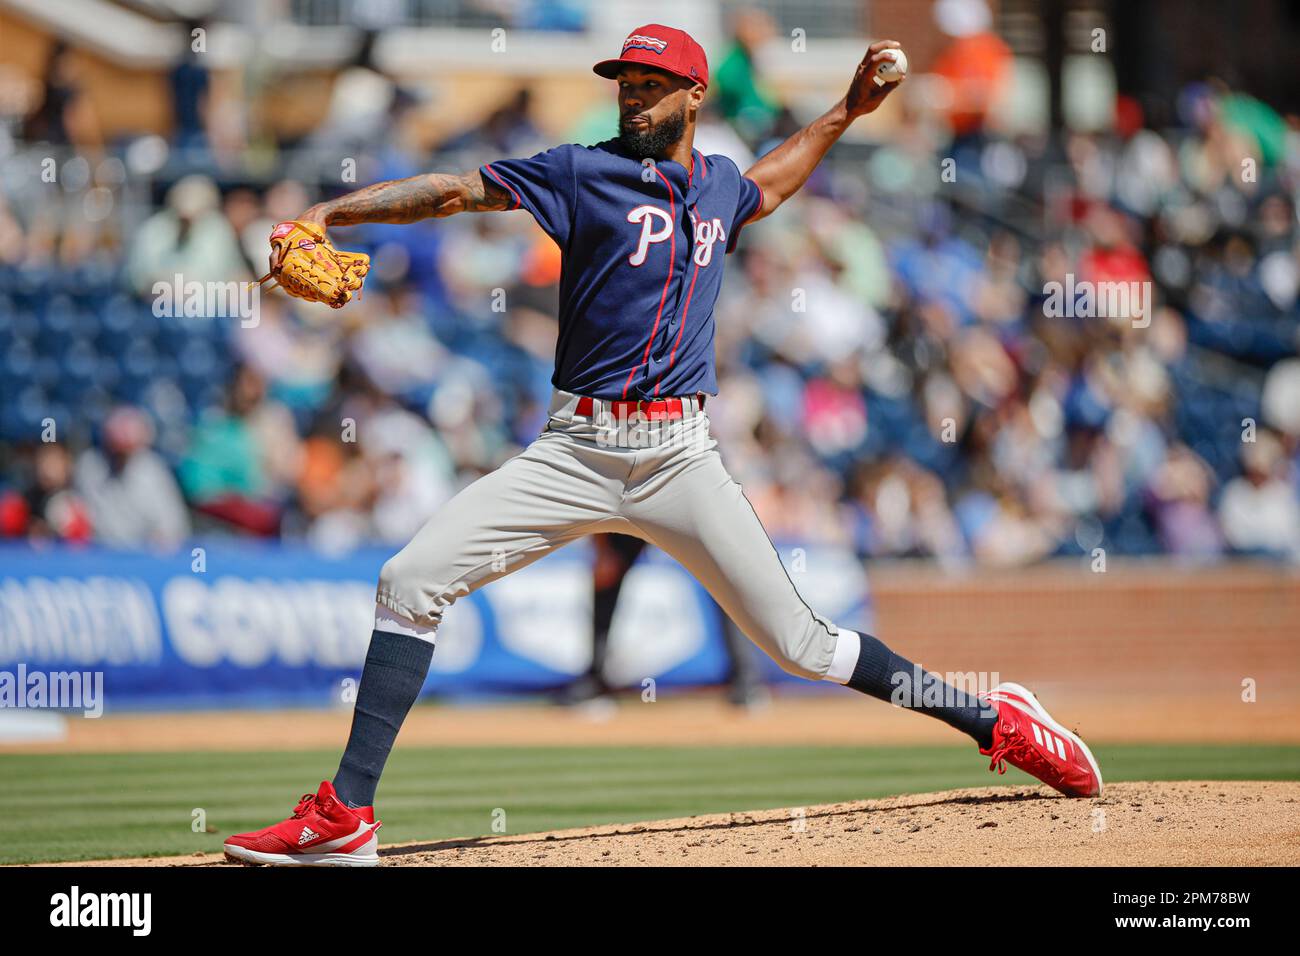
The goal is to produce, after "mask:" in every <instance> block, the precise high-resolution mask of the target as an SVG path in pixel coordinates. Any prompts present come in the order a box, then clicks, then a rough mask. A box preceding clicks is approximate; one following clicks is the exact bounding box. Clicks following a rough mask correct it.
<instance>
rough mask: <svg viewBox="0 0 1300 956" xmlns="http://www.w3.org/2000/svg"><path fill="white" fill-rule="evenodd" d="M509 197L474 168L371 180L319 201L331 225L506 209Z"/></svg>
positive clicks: (439, 216) (395, 220)
mask: <svg viewBox="0 0 1300 956" xmlns="http://www.w3.org/2000/svg"><path fill="white" fill-rule="evenodd" d="M509 208H510V197H509V196H508V195H507V193H506V191H505V190H504V189H501V188H500V187H499V186H497V185H496V184H495V183H485V182H484V181H483V177H482V175H481V174H480V173H479V172H478V171H477V170H475V171H474V172H471V173H466V174H465V175H464V176H456V175H452V174H449V173H430V174H428V175H425V176H412V177H411V178H410V179H396V180H393V181H391V182H386V183H375V185H373V186H367V187H366V188H364V189H358V190H357V191H356V192H353V193H348V194H347V195H346V196H340V197H339V198H338V199H334V200H331V201H330V202H327V203H324V204H323V205H322V211H323V212H324V214H325V217H326V222H327V223H328V224H329V225H331V226H351V225H354V224H355V223H359V222H389V223H408V222H417V221H419V220H421V219H431V218H434V219H441V218H443V217H445V216H454V215H455V214H456V213H458V212H495V211H497V210H503V209H509Z"/></svg>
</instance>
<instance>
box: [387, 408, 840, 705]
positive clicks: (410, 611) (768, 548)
mask: <svg viewBox="0 0 1300 956" xmlns="http://www.w3.org/2000/svg"><path fill="white" fill-rule="evenodd" d="M682 403H683V406H684V414H683V417H681V418H679V419H674V420H661V421H649V420H646V418H645V417H644V416H642V415H640V414H636V413H634V414H633V415H631V416H629V417H628V418H626V419H618V418H615V417H614V416H613V415H612V414H611V413H610V411H609V403H606V402H602V401H599V400H594V402H593V405H594V407H593V408H592V414H590V415H579V414H578V413H577V409H578V405H579V398H578V396H576V395H572V394H570V393H568V392H563V391H559V390H556V391H555V392H554V394H553V396H552V401H551V407H550V420H549V422H548V423H547V426H546V428H545V430H544V431H543V432H542V434H541V435H540V436H538V438H537V439H536V440H535V441H534V442H533V443H532V444H531V445H529V446H528V447H527V448H526V449H524V450H523V451H522V452H521V453H520V454H518V455H516V456H515V457H514V458H511V459H510V460H509V461H507V462H506V463H505V464H503V465H502V466H501V467H500V468H498V469H497V470H496V471H494V472H492V473H491V474H489V475H485V476H484V477H482V478H480V479H479V480H478V481H476V482H474V483H473V484H471V485H469V486H468V487H466V488H465V489H463V490H462V491H461V492H460V493H459V494H457V495H456V496H455V497H454V498H452V499H451V500H450V501H448V502H447V503H446V504H445V505H443V507H442V508H441V509H439V511H438V512H437V513H436V514H435V515H434V516H433V517H432V518H430V519H429V521H428V522H427V523H426V524H425V525H424V527H423V528H421V529H420V531H419V532H418V533H417V534H416V536H415V537H414V538H413V539H412V540H411V542H410V543H409V544H408V545H407V546H406V547H404V548H403V549H402V550H401V551H399V552H398V553H397V554H396V555H394V556H393V557H392V558H391V559H389V560H388V561H387V562H386V563H385V564H384V566H383V570H382V571H381V572H380V576H379V589H378V593H377V597H376V600H377V602H378V604H379V609H378V613H377V622H376V627H377V628H378V629H380V630H391V631H395V632H397V633H412V634H414V635H416V636H419V637H423V638H425V639H426V640H432V639H433V632H434V631H435V630H436V628H437V626H438V623H439V622H440V621H441V619H442V614H443V611H444V610H445V609H446V608H448V607H450V606H451V605H452V604H453V603H455V601H456V600H457V599H458V598H461V597H464V596H465V595H467V594H469V593H471V592H473V591H476V590H477V589H478V588H480V587H482V586H483V585H485V584H487V583H488V582H489V581H493V580H496V579H497V578H500V577H504V576H505V575H507V574H509V573H511V572H512V571H517V570H519V569H520V568H522V567H525V566H526V565H529V564H531V563H532V562H534V561H536V560H537V559H538V558H541V557H544V556H545V555H547V554H549V553H550V552H552V551H554V550H555V549H556V548H560V547H563V546H564V545H566V544H569V543H570V542H572V541H576V540H578V539H579V538H581V537H583V536H585V535H589V534H594V533H597V532H602V531H617V532H621V533H622V534H630V535H635V536H636V537H639V538H643V539H645V540H646V541H649V542H650V543H651V544H653V545H655V546H656V547H658V548H660V549H661V550H663V551H664V552H666V553H667V554H669V555H671V556H672V557H673V558H675V559H676V560H677V561H678V562H680V563H681V564H682V566H683V567H685V568H686V570H687V571H689V572H690V573H691V574H692V575H694V576H695V578H696V579H697V580H698V581H699V582H700V583H701V584H703V585H704V587H706V588H707V589H708V591H709V593H710V594H712V595H713V598H714V600H716V601H717V602H718V604H719V605H720V606H721V607H722V609H723V610H724V611H725V612H726V613H727V614H728V616H730V617H731V619H732V620H733V621H735V622H736V625H737V626H738V627H739V628H740V629H741V630H742V631H743V632H744V633H745V634H746V636H748V637H749V639H750V640H752V641H754V643H756V644H757V645H758V646H759V647H761V648H762V649H763V650H764V651H765V652H766V653H767V654H768V655H770V656H771V657H772V658H773V659H774V660H775V661H776V662H777V663H778V664H780V665H781V667H782V668H784V669H785V670H787V671H789V672H790V673H792V674H797V675H799V676H801V677H807V678H811V679H828V680H834V681H836V682H838V683H845V682H847V681H848V679H849V676H850V675H851V673H852V669H853V663H854V661H856V659H857V654H858V636H857V634H856V633H855V632H852V631H847V630H846V631H840V630H839V629H837V628H836V627H835V625H833V624H832V623H831V622H830V621H827V620H826V619H825V618H823V617H820V616H819V615H817V614H815V613H814V612H813V611H812V609H811V608H809V607H808V605H807V604H805V603H804V601H803V598H801V597H800V596H799V592H798V591H797V590H795V586H794V583H793V582H792V581H791V580H790V577H789V575H788V574H787V573H786V571H785V568H784V567H783V566H782V564H781V560H780V558H779V557H778V555H777V552H776V549H775V548H774V547H773V545H772V542H771V540H770V539H769V538H768V537H767V534H766V532H765V531H764V530H763V526H762V524H760V523H759V520H758V516H757V515H756V514H755V513H754V509H753V507H752V506H751V505H750V504H749V501H748V499H746V498H745V496H744V494H742V492H741V489H740V485H739V484H737V483H736V482H735V481H734V480H733V479H732V477H731V476H730V475H729V474H728V473H727V470H726V468H725V467H724V466H723V464H722V458H721V456H720V455H719V454H718V450H717V442H716V441H714V440H713V439H712V438H711V437H710V435H709V420H708V417H707V416H706V415H705V413H704V410H703V408H702V407H701V406H700V403H699V402H698V401H697V400H696V399H695V398H685V399H682ZM841 633H842V634H843V635H844V637H845V639H844V640H840V639H839V635H840V634H841ZM837 647H838V648H839V653H838V654H837Z"/></svg>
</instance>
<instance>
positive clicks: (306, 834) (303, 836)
mask: <svg viewBox="0 0 1300 956" xmlns="http://www.w3.org/2000/svg"><path fill="white" fill-rule="evenodd" d="M319 836H320V834H319V833H315V832H313V830H312V828H311V827H303V828H302V833H300V834H298V845H299V846H302V845H303V844H304V843H310V842H311V841H312V840H315V839H316V838H317V837H319Z"/></svg>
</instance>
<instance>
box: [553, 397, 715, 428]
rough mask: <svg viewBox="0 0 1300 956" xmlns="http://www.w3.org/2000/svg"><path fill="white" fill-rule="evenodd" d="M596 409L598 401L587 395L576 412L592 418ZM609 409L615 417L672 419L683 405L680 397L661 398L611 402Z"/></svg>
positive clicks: (681, 413)
mask: <svg viewBox="0 0 1300 956" xmlns="http://www.w3.org/2000/svg"><path fill="white" fill-rule="evenodd" d="M699 402H700V408H703V407H704V396H703V395H701V396H700V398H699ZM595 410H596V403H595V401H593V400H592V399H590V398H588V397H587V396H586V395H583V396H580V397H579V398H578V407H577V408H576V409H575V410H574V413H575V414H578V415H583V416H585V417H587V418H590V417H591V416H592V414H593V413H594V412H595ZM609 410H610V411H611V412H612V413H613V414H614V417H615V418H627V417H628V416H629V415H633V414H638V413H639V414H641V415H643V416H645V418H646V419H647V420H649V421H652V422H654V421H665V420H666V421H671V420H673V419H675V418H681V417H682V415H683V405H682V400H681V399H680V398H661V399H657V400H655V401H652V402H644V401H643V402H610V403H609Z"/></svg>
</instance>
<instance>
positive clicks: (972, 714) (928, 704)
mask: <svg viewBox="0 0 1300 956" xmlns="http://www.w3.org/2000/svg"><path fill="white" fill-rule="evenodd" d="M859 636H860V637H861V638H862V648H861V650H860V651H858V663H857V665H856V666H855V667H854V668H853V676H852V677H850V678H849V684H848V686H850V687H852V688H853V689H854V690H856V691H861V692H862V693H864V694H866V695H867V696H869V697H875V698H877V699H878V700H887V701H889V702H890V703H892V704H897V705H898V706H900V707H903V708H906V709H907V710H915V711H917V712H919V713H923V714H929V715H930V716H931V717H937V718H939V719H940V720H942V721H943V722H944V723H945V724H948V725H949V726H950V727H955V728H957V729H958V730H960V731H961V732H962V733H966V734H970V736H971V737H973V738H975V741H976V743H978V744H979V745H980V746H981V747H983V748H984V749H985V750H987V749H988V748H989V747H990V746H991V745H992V743H993V725H994V724H996V723H997V711H995V710H993V709H992V708H988V707H985V706H984V705H983V704H981V703H980V701H979V700H978V699H977V698H975V697H973V696H971V695H970V694H967V693H966V692H965V691H961V690H958V689H957V688H956V687H953V686H952V685H951V684H947V683H945V682H944V681H943V679H942V678H940V677H939V676H938V675H937V674H930V673H927V672H925V671H923V670H922V669H921V667H920V666H919V665H917V664H913V663H912V662H911V661H909V660H907V659H906V658H903V657H899V656H898V655H897V654H895V653H894V652H893V651H891V650H890V649H889V648H888V647H886V646H885V645H884V644H882V643H881V642H880V641H879V640H877V639H876V638H874V637H872V636H871V635H870V634H861V635H859Z"/></svg>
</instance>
